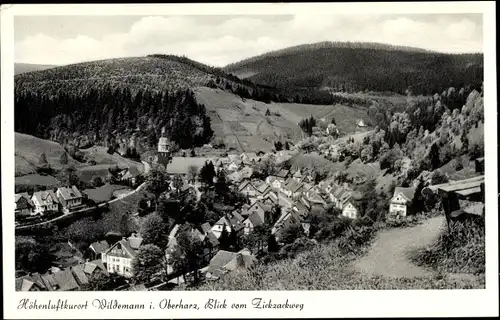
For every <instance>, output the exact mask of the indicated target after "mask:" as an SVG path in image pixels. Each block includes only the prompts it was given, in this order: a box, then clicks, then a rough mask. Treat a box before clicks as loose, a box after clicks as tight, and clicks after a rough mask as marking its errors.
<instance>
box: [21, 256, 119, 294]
mask: <svg viewBox="0 0 500 320" xmlns="http://www.w3.org/2000/svg"><path fill="white" fill-rule="evenodd" d="M98 273H102V274H103V275H105V276H109V273H108V272H107V270H106V268H105V266H104V264H103V263H102V261H101V260H100V259H98V260H93V261H88V262H84V263H80V264H77V265H75V266H72V267H69V268H66V269H64V270H56V271H54V272H53V271H49V272H47V273H44V274H40V273H32V274H27V275H23V276H20V277H17V278H16V291H77V290H79V289H80V288H81V287H82V286H85V285H87V284H89V279H90V278H91V277H93V276H97V274H98Z"/></svg>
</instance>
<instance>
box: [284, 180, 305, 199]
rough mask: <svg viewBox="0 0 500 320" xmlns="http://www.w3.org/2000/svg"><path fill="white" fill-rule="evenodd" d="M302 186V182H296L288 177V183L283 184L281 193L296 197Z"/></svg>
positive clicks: (300, 192)
mask: <svg viewBox="0 0 500 320" xmlns="http://www.w3.org/2000/svg"><path fill="white" fill-rule="evenodd" d="M303 188H304V184H303V183H302V182H298V181H297V180H295V179H289V180H288V183H287V184H286V185H284V186H283V193H284V194H286V196H287V197H290V198H293V199H296V198H298V197H300V195H301V194H302V191H303Z"/></svg>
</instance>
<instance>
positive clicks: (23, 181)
mask: <svg viewBox="0 0 500 320" xmlns="http://www.w3.org/2000/svg"><path fill="white" fill-rule="evenodd" d="M57 184H58V181H57V179H56V178H54V177H53V176H42V175H39V174H28V175H25V176H21V177H16V185H39V186H47V187H55V186H57Z"/></svg>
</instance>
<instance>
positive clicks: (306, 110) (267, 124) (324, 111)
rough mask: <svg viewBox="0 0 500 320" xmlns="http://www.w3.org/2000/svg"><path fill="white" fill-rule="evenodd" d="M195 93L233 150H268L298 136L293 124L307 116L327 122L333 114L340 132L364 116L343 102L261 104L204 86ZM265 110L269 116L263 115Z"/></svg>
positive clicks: (219, 132)
mask: <svg viewBox="0 0 500 320" xmlns="http://www.w3.org/2000/svg"><path fill="white" fill-rule="evenodd" d="M195 92H196V98H197V100H198V101H199V102H200V103H202V104H204V105H205V107H206V108H207V111H208V114H209V116H210V118H211V123H212V128H213V130H214V131H215V135H216V136H219V137H223V138H224V139H225V141H226V145H229V146H232V147H234V148H236V149H237V150H241V148H243V149H244V150H245V151H252V150H253V151H257V150H264V151H266V150H267V151H270V150H271V149H272V148H273V143H274V141H277V140H278V139H279V138H280V137H283V138H288V139H292V140H295V139H298V138H300V137H302V131H301V130H300V128H299V127H298V125H297V124H298V122H299V121H300V120H302V119H303V118H305V117H308V116H310V115H313V116H314V117H316V118H318V119H319V118H322V117H325V118H326V119H327V120H328V121H331V118H332V117H335V120H336V121H337V123H338V125H339V127H340V129H341V130H343V132H354V130H356V125H355V122H356V120H357V119H359V118H365V117H366V110H364V109H357V108H351V107H347V106H343V105H335V106H331V105H308V104H296V103H269V104H265V103H263V102H260V101H254V100H249V99H246V100H243V99H241V98H240V97H238V96H236V95H234V94H232V93H228V92H225V91H222V90H219V89H211V88H206V87H199V88H197V89H196V90H195ZM268 109H269V111H270V112H271V116H267V117H266V116H265V113H266V111H267V110H268Z"/></svg>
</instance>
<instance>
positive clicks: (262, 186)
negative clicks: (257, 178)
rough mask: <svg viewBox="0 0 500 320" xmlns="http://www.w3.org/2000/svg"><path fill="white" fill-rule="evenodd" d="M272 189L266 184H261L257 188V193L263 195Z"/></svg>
mask: <svg viewBox="0 0 500 320" xmlns="http://www.w3.org/2000/svg"><path fill="white" fill-rule="evenodd" d="M270 189H271V186H270V185H268V184H267V183H265V182H264V183H263V184H261V185H260V186H259V187H258V188H257V191H259V192H260V193H261V194H264V193H265V192H266V191H268V190H270Z"/></svg>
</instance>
